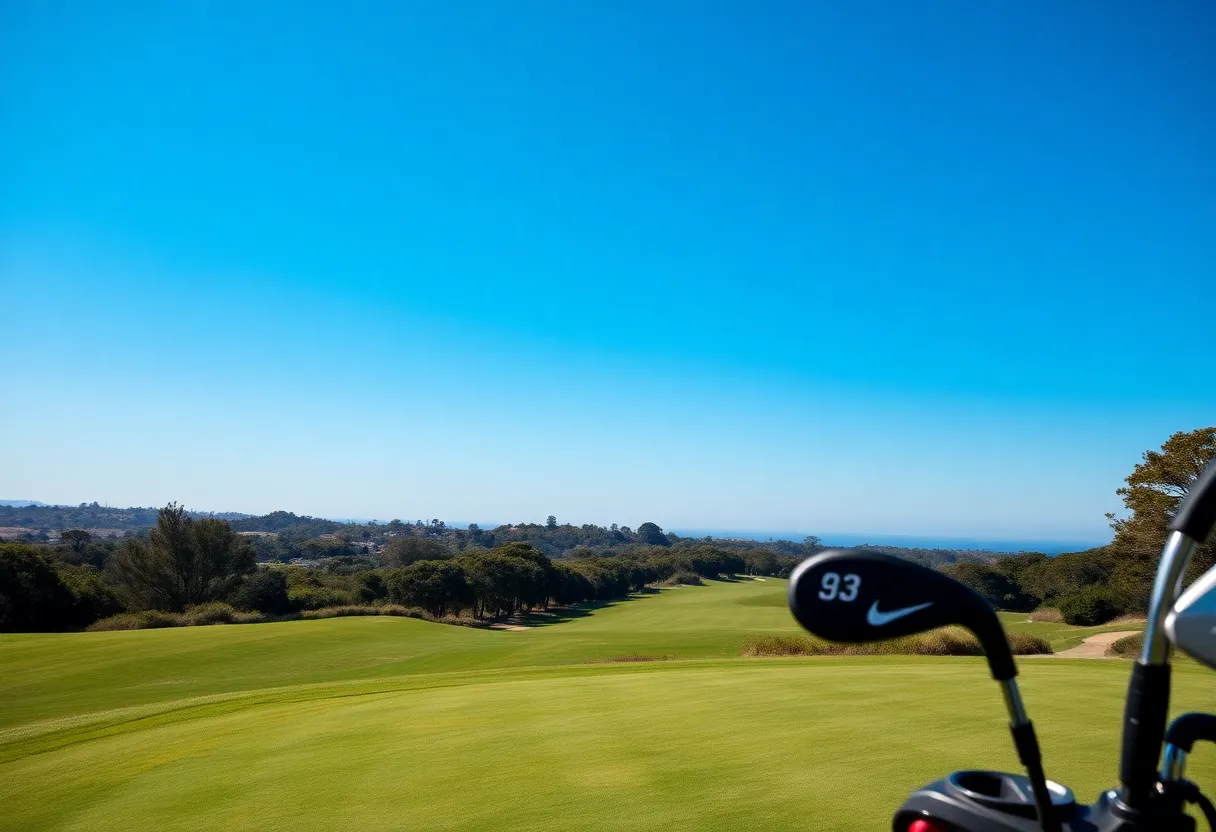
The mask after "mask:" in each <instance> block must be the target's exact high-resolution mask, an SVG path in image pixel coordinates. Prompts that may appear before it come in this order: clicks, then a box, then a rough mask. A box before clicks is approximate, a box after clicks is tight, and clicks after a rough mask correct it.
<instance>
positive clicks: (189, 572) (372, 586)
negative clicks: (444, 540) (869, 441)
mask: <svg viewBox="0 0 1216 832" xmlns="http://www.w3.org/2000/svg"><path fill="white" fill-rule="evenodd" d="M398 541H399V542H398V543H397V544H396V545H395V546H394V547H393V551H392V552H391V553H390V555H389V565H388V566H383V565H380V564H379V563H377V562H376V561H374V560H372V559H369V558H361V557H337V558H332V559H331V560H330V561H329V562H328V563H327V564H326V566H325V567H324V568H308V567H298V566H262V567H259V566H258V564H257V561H256V550H255V547H254V544H253V543H252V542H251V539H250V538H249V537H248V536H245V535H241V534H238V533H237V532H236V531H235V530H234V529H233V527H232V524H230V523H229V522H228V521H225V520H220V519H217V518H214V517H201V518H196V517H194V516H192V515H191V514H190V513H188V512H187V511H186V510H185V509H184V508H183V507H181V506H178V505H175V504H171V505H169V506H166V507H165V508H163V509H161V510H160V511H159V512H158V514H157V519H156V525H155V527H153V528H152V529H151V530H150V531H149V532H148V533H147V535H146V536H144V537H140V538H128V539H125V540H122V541H95V540H92V538H91V536H90V535H89V533H88V532H86V531H83V530H70V531H67V532H64V533H63V535H61V538H60V544H59V545H58V546H55V547H51V546H37V545H32V544H28V543H0V631H50V630H71V629H79V628H82V627H86V626H88V625H90V624H92V623H93V622H95V621H97V620H98V619H101V618H105V617H108V616H113V615H117V614H119V613H123V612H128V611H147V610H157V611H163V612H170V613H179V612H183V611H188V610H190V609H191V608H196V607H198V606H199V605H205V604H213V603H217V602H218V603H224V604H229V605H231V606H232V607H233V609H235V610H240V611H250V612H258V613H264V614H266V615H272V616H273V615H288V614H291V613H295V612H300V611H303V610H316V609H324V608H327V607H341V606H352V605H376V604H385V603H395V604H401V605H404V606H408V607H416V608H418V609H421V610H424V611H425V612H426V613H427V614H428V615H430V616H431V617H433V618H436V619H441V618H444V617H445V616H454V615H465V616H467V617H469V618H471V619H473V620H479V621H483V620H492V619H497V618H502V617H505V616H512V615H517V614H520V613H524V612H528V611H531V610H537V609H546V608H548V607H549V606H551V605H554V604H557V605H570V604H576V603H580V602H584V601H596V600H599V601H603V600H610V599H614V598H621V597H624V596H626V595H628V594H629V593H631V592H635V591H638V590H640V589H642V588H643V587H645V586H647V585H649V584H654V583H658V582H662V581H677V582H696V581H699V580H700V579H701V578H717V577H721V576H730V575H733V574H737V573H739V572H744V571H753V572H757V573H759V574H778V573H780V572H782V571H784V572H786V573H788V571H789V570H790V569H791V568H792V566H793V565H794V563H795V562H796V560H795V559H793V558H777V557H774V556H772V555H771V554H768V553H761V554H753V556H752V557H751V558H750V559H749V558H746V557H743V556H741V555H739V554H738V553H734V552H728V551H725V550H722V549H719V548H716V547H714V546H710V545H706V544H691V545H682V546H675V547H673V546H671V545H670V544H668V545H665V546H663V545H648V544H636V545H633V546H632V547H630V548H629V550H628V551H620V552H614V553H613V554H612V555H588V556H585V557H577V558H566V559H560V560H555V559H553V558H550V557H548V556H547V555H545V554H544V553H543V552H541V551H540V550H539V549H537V548H536V547H534V546H532V545H530V544H528V543H521V542H511V543H505V544H502V545H500V546H496V547H494V548H490V549H480V548H478V549H470V550H467V551H465V552H453V551H451V550H449V549H448V548H445V547H444V546H442V545H440V544H439V543H438V542H437V541H434V540H428V539H425V538H422V539H420V538H414V537H401V538H399V539H398Z"/></svg>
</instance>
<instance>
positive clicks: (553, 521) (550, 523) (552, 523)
mask: <svg viewBox="0 0 1216 832" xmlns="http://www.w3.org/2000/svg"><path fill="white" fill-rule="evenodd" d="M545 526H546V527H547V528H550V529H556V528H557V517H555V516H554V515H552V514H550V515H549V519H547V520H546V521H545Z"/></svg>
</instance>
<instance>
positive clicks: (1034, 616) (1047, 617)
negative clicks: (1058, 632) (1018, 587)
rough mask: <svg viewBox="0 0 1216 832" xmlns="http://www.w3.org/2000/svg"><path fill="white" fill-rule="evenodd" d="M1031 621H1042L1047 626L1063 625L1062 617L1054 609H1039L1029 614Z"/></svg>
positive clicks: (1057, 610) (1058, 611)
mask: <svg viewBox="0 0 1216 832" xmlns="http://www.w3.org/2000/svg"><path fill="white" fill-rule="evenodd" d="M1030 620H1031V621H1043V622H1046V623H1049V624H1063V623H1064V615H1063V614H1062V613H1061V612H1060V610H1059V609H1057V608H1056V607H1039V608H1038V609H1037V610H1035V611H1034V612H1032V613H1031V614H1030Z"/></svg>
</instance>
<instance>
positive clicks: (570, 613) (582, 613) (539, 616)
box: [508, 587, 663, 630]
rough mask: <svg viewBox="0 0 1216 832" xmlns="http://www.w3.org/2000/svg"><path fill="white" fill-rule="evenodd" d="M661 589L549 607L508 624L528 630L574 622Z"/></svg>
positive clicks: (645, 596)
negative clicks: (567, 605)
mask: <svg viewBox="0 0 1216 832" xmlns="http://www.w3.org/2000/svg"><path fill="white" fill-rule="evenodd" d="M662 591H663V590H661V589H655V588H653V587H646V588H645V589H643V590H641V591H640V592H634V593H632V594H630V595H628V596H627V597H625V598H613V599H612V600H611V601H585V602H583V603H581V604H575V605H574V606H570V607H550V608H549V609H548V610H547V611H545V612H532V613H529V614H528V615H526V616H520V617H518V618H514V619H512V620H511V621H510V622H508V623H510V624H513V625H515V626H518V627H527V628H528V629H529V630H531V629H536V628H539V627H549V626H552V625H554V624H563V623H565V622H567V621H574V620H576V619H579V618H587V617H588V616H592V615H595V614H596V613H597V612H599V611H600V610H605V609H608V608H609V607H617V606H620V605H621V604H628V603H630V602H632V601H640V600H642V599H643V598H648V597H650V596H652V595H658V594H660V593H661V592H662Z"/></svg>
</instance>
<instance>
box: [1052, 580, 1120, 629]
mask: <svg viewBox="0 0 1216 832" xmlns="http://www.w3.org/2000/svg"><path fill="white" fill-rule="evenodd" d="M1122 613H1123V605H1122V603H1121V602H1120V599H1119V596H1118V595H1116V594H1115V592H1114V591H1113V590H1111V589H1110V588H1108V587H1103V586H1087V587H1084V588H1082V589H1081V590H1079V591H1078V592H1076V593H1075V594H1073V595H1070V596H1069V597H1067V598H1065V599H1064V600H1063V601H1061V602H1060V614H1061V615H1062V616H1063V617H1064V623H1066V624H1071V625H1073V626H1074V627H1096V626H1098V625H1099V624H1105V623H1106V622H1107V621H1110V620H1111V619H1112V618H1115V617H1117V616H1119V615H1121V614H1122Z"/></svg>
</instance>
